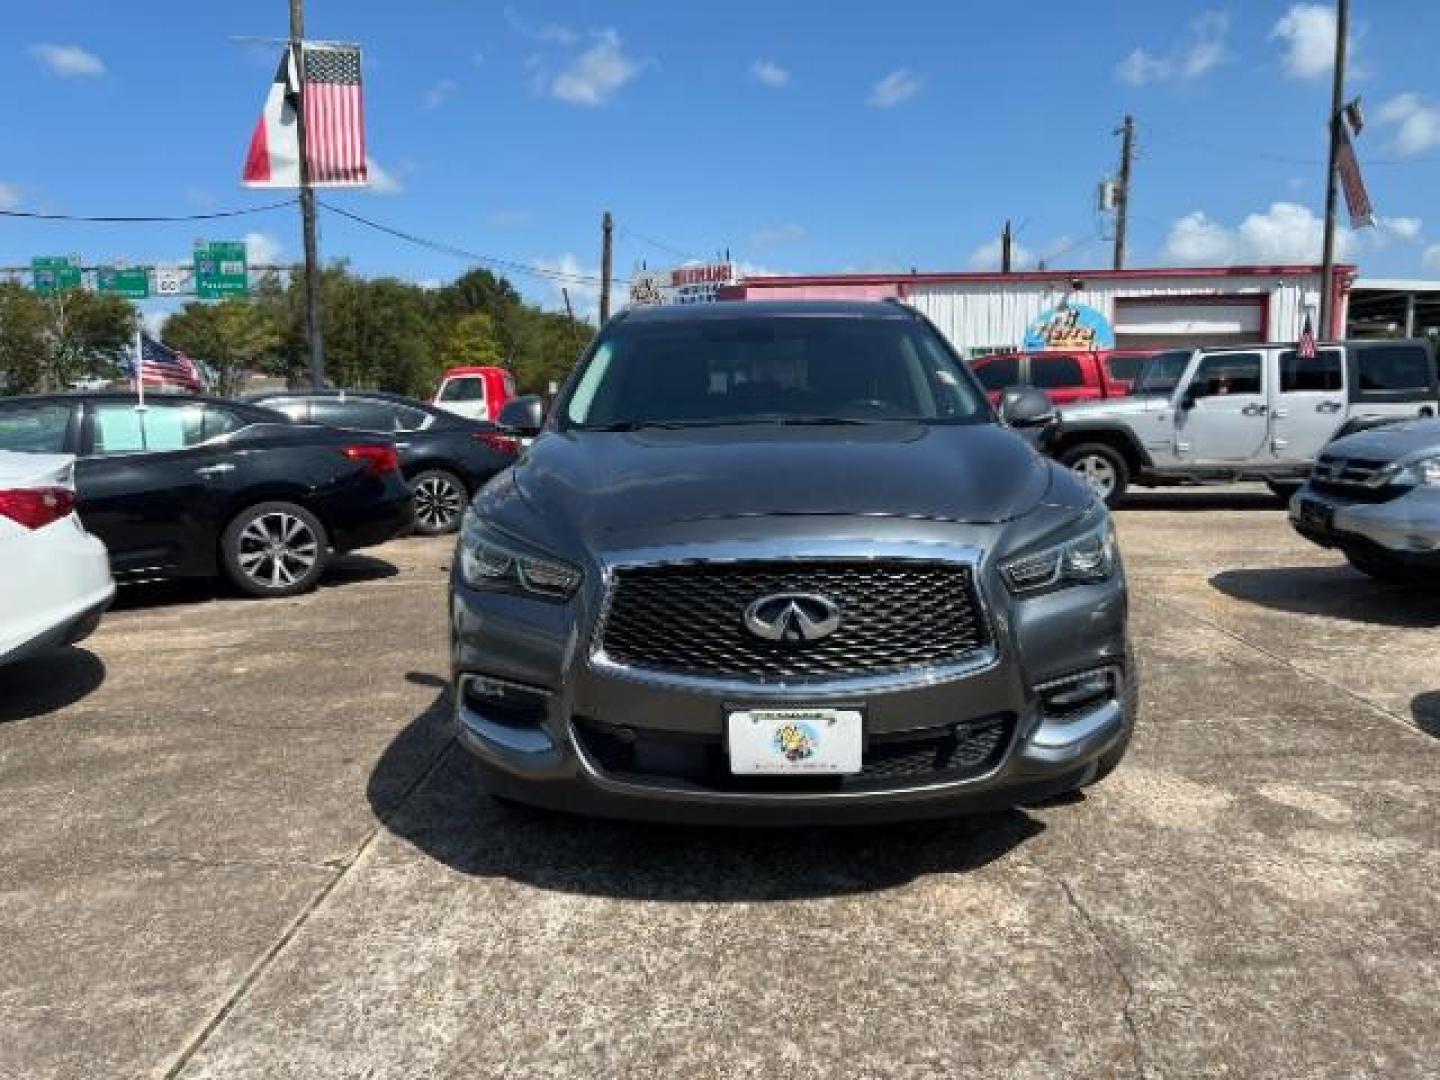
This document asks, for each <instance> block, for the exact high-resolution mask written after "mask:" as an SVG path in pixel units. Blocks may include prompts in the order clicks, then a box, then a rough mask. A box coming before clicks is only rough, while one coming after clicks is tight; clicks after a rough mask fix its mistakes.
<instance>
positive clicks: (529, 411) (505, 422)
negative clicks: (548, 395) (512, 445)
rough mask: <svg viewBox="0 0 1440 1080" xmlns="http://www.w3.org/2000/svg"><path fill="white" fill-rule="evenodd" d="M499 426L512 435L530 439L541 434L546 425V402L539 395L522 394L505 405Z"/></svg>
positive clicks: (501, 411) (501, 412)
mask: <svg viewBox="0 0 1440 1080" xmlns="http://www.w3.org/2000/svg"><path fill="white" fill-rule="evenodd" d="M499 424H500V426H501V427H502V428H504V429H505V430H506V432H507V433H509V434H511V435H519V436H521V437H522V438H529V437H531V436H534V435H539V434H540V428H541V427H543V426H544V424H545V402H544V401H542V400H541V399H540V395H539V394H522V395H521V396H520V397H517V398H512V399H511V400H509V401H507V402H506V403H505V407H504V408H503V409H501V410H500V420H499Z"/></svg>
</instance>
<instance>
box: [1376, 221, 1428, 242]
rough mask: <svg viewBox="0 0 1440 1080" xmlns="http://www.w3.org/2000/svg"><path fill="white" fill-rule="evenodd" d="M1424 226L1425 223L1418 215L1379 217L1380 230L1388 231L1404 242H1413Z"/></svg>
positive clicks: (1418, 237)
mask: <svg viewBox="0 0 1440 1080" xmlns="http://www.w3.org/2000/svg"><path fill="white" fill-rule="evenodd" d="M1424 227H1425V223H1424V222H1422V221H1421V220H1420V219H1419V218H1418V217H1382V218H1381V219H1380V229H1381V231H1382V232H1386V233H1389V234H1390V235H1391V236H1394V237H1396V238H1397V239H1399V240H1403V241H1405V242H1406V243H1414V242H1415V241H1416V240H1419V239H1420V233H1421V231H1422V230H1423V229H1424Z"/></svg>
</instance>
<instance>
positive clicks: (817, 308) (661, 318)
mask: <svg viewBox="0 0 1440 1080" xmlns="http://www.w3.org/2000/svg"><path fill="white" fill-rule="evenodd" d="M817 316H829V317H831V318H843V319H915V318H918V317H919V316H918V315H917V314H916V313H915V312H914V311H913V310H911V309H910V308H908V307H906V306H905V305H904V304H902V303H900V302H899V301H897V300H718V301H716V302H715V303H713V304H660V305H657V306H654V307H632V308H626V309H625V310H624V311H622V312H621V313H620V314H619V315H617V316H616V320H617V321H619V320H624V321H626V322H641V323H650V322H695V321H723V320H727V319H765V318H787V317H799V318H805V317H810V318H814V317H817Z"/></svg>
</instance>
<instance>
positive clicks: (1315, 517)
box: [1300, 499, 1335, 532]
mask: <svg viewBox="0 0 1440 1080" xmlns="http://www.w3.org/2000/svg"><path fill="white" fill-rule="evenodd" d="M1300 523H1301V524H1302V525H1309V526H1310V527H1311V528H1312V529H1321V530H1323V531H1325V532H1330V531H1331V530H1332V529H1334V528H1335V511H1334V509H1333V508H1331V507H1329V506H1326V505H1325V504H1324V503H1318V502H1312V501H1311V500H1310V499H1301V500H1300Z"/></svg>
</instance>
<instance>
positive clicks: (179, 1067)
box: [161, 738, 455, 1080]
mask: <svg viewBox="0 0 1440 1080" xmlns="http://www.w3.org/2000/svg"><path fill="white" fill-rule="evenodd" d="M454 746H455V740H454V739H453V738H452V739H449V740H447V741H446V742H445V743H444V744H443V745H442V746H441V747H440V748H439V749H438V750H436V751H435V756H434V757H432V758H431V759H430V761H429V762H428V763H427V764H426V766H425V768H423V769H421V770H420V771H419V773H417V774H416V777H415V779H414V780H413V781H412V782H411V783H410V785H409V786H408V787H406V789H405V791H404V792H403V793H402V794H401V796H400V798H398V799H396V800H395V805H394V806H392V807H391V808H390V810H389V812H387V813H386V814H385V815H384V816H383V817H382V818H381V819H380V820H379V822H377V823H376V825H375V827H374V828H372V829H371V830H370V831H369V832H368V833H366V834H365V839H364V840H362V841H361V842H360V843H359V844H358V845H357V846H356V847H355V849H354V850H353V851H351V852H350V853H349V854H348V855H346V856H344V857H343V858H339V859H335V860H331V861H330V863H329V865H332V866H334V868H335V874H334V876H332V877H331V878H330V879H329V880H328V881H326V882H325V883H324V884H323V885H321V886H320V888H319V889H317V890H316V892H315V895H314V896H312V897H311V898H310V899H309V901H307V902H306V904H305V906H304V907H303V908H302V909H301V911H300V913H299V914H298V915H296V916H295V918H294V919H292V920H290V923H289V925H287V926H286V927H285V929H284V930H282V931H281V933H280V936H279V937H278V938H276V939H275V941H273V942H272V943H271V944H270V946H269V948H267V949H266V950H265V951H264V953H262V954H261V956H260V958H259V959H258V960H256V961H255V963H254V964H252V965H251V966H250V970H248V971H247V972H246V973H245V974H244V976H242V977H241V979H240V981H239V983H237V984H236V986H235V988H234V989H233V990H232V991H231V992H230V994H229V996H228V997H226V999H225V1001H224V1002H223V1003H222V1004H221V1005H220V1007H219V1008H218V1009H216V1010H215V1012H214V1014H213V1015H212V1016H211V1017H210V1019H209V1020H207V1021H206V1022H205V1024H204V1025H203V1026H202V1027H201V1028H200V1030H199V1031H198V1032H196V1034H195V1035H194V1037H192V1038H191V1039H190V1041H189V1042H188V1043H186V1044H185V1046H184V1047H182V1048H181V1050H180V1053H179V1055H178V1056H177V1057H176V1058H175V1060H174V1061H172V1062H171V1063H170V1066H169V1068H167V1069H166V1070H165V1072H164V1073H162V1074H161V1075H162V1076H163V1078H164V1080H175V1078H176V1077H178V1076H179V1075H180V1073H181V1072H182V1071H184V1069H185V1067H186V1066H187V1065H189V1064H190V1062H191V1061H192V1060H193V1059H194V1058H195V1055H197V1054H198V1053H199V1052H200V1051H201V1050H203V1049H204V1048H205V1045H206V1044H207V1043H208V1042H209V1041H210V1039H211V1038H212V1037H213V1036H214V1035H215V1033H216V1032H217V1031H219V1030H220V1028H221V1027H222V1026H223V1025H224V1023H225V1021H226V1020H228V1019H229V1018H230V1016H231V1015H232V1014H233V1013H234V1012H235V1010H236V1009H238V1008H239V1007H240V1005H241V1004H242V1003H243V1002H244V1000H245V998H246V997H248V996H249V994H250V991H251V990H252V989H253V988H254V987H255V985H256V984H257V983H259V981H260V979H261V978H262V977H263V976H264V975H265V973H266V972H267V971H269V970H270V968H271V966H272V965H274V963H275V961H276V960H278V959H279V958H280V954H281V953H283V952H284V951H285V949H286V947H287V946H289V944H290V943H291V942H292V941H294V940H295V938H296V936H298V935H299V933H300V931H301V930H303V929H304V928H305V925H306V924H307V923H308V922H309V921H310V918H311V916H313V915H314V914H315V913H316V912H317V911H319V910H320V908H321V907H322V906H323V905H324V904H325V901H326V900H328V899H330V897H331V895H332V894H333V893H334V892H335V890H336V889H338V888H339V887H340V883H341V882H343V881H344V880H345V879H346V878H347V877H348V876H349V874H350V871H351V870H353V869H354V868H355V867H356V866H357V865H359V863H360V862H361V860H362V859H364V858H365V856H366V854H367V853H368V852H369V851H370V850H371V849H372V848H373V847H374V845H375V842H376V841H377V840H378V839H379V838H380V836H381V835H382V834H383V833H385V832H386V831H387V829H388V826H389V824H390V822H391V821H392V820H393V819H394V818H395V815H396V814H398V813H400V811H401V810H402V809H403V808H404V806H405V804H406V803H408V802H409V801H410V798H411V796H413V795H414V794H415V792H416V791H418V790H419V789H420V788H421V787H422V786H423V785H424V784H425V782H426V781H428V780H429V779H430V777H431V776H433V775H434V774H435V773H436V772H437V771H438V770H439V768H440V766H441V765H442V764H443V763H444V761H445V759H446V757H448V756H449V753H450V750H451V748H452V747H454Z"/></svg>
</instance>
